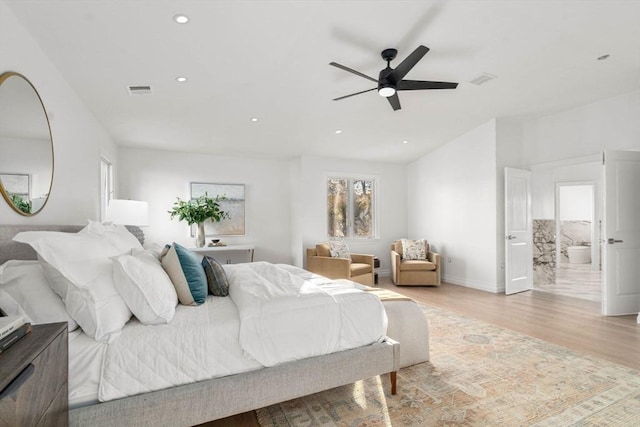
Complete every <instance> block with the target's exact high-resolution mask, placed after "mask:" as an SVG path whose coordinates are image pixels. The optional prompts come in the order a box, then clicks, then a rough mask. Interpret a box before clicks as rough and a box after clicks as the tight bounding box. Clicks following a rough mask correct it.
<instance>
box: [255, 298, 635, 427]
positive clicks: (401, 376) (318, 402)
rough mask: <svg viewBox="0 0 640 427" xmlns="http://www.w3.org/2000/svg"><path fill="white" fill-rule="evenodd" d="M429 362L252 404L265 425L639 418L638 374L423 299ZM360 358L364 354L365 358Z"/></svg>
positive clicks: (627, 421)
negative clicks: (392, 382) (394, 382)
mask: <svg viewBox="0 0 640 427" xmlns="http://www.w3.org/2000/svg"><path fill="white" fill-rule="evenodd" d="M422 307H423V310H424V312H425V314H426V316H427V318H428V320H429V325H430V331H431V360H430V361H429V362H426V363H421V364H419V365H414V366H411V367H408V368H404V369H401V370H400V372H399V373H398V393H397V394H396V395H395V396H392V395H391V394H390V390H389V376H388V375H382V376H380V377H374V378H369V379H366V380H363V381H358V382H356V383H355V384H350V385H346V386H343V387H338V388H335V389H331V390H327V391H324V392H321V393H316V394H313V395H310V396H306V397H302V398H299V399H294V400H291V401H288V402H283V403H280V404H277V405H272V406H269V407H267V408H263V409H259V410H258V411H256V413H257V417H258V421H259V423H260V425H261V426H263V427H272V426H277V427H280V426H295V427H299V426H549V427H551V426H553V427H556V426H575V427H578V426H579V427H586V426H616V427H618V426H635V427H637V426H640V372H638V371H635V370H633V369H630V368H626V367H623V366H620V365H616V364H614V363H611V362H608V361H605V360H601V359H598V358H595V357H590V356H586V355H582V354H579V353H576V352H573V351H571V350H569V349H566V348H564V347H561V346H557V345H554V344H550V343H547V342H545V341H541V340H538V339H536V338H532V337H529V336H526V335H522V334H519V333H517V332H513V331H510V330H507V329H504V328H500V327H497V326H493V325H490V324H487V323H484V322H481V321H478V320H474V319H470V318H467V317H463V316H459V315H457V314H454V313H451V312H449V311H446V310H442V309H438V308H434V307H427V306H422ZM363 363H366V361H363Z"/></svg>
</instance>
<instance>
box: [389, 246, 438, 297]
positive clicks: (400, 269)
mask: <svg viewBox="0 0 640 427" xmlns="http://www.w3.org/2000/svg"><path fill="white" fill-rule="evenodd" d="M425 244H426V243H425ZM391 279H392V280H393V283H395V284H396V285H399V286H405V285H412V286H420V285H431V286H440V255H438V254H437V253H435V252H431V251H429V248H428V246H427V259H425V260H421V259H416V260H409V259H402V241H401V240H396V241H395V242H393V243H392V244H391Z"/></svg>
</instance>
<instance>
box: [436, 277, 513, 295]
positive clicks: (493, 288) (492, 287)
mask: <svg viewBox="0 0 640 427" xmlns="http://www.w3.org/2000/svg"><path fill="white" fill-rule="evenodd" d="M442 280H443V281H444V282H445V283H451V284H452V285H458V286H464V287H466V288H473V289H478V290H480V291H485V292H491V293H493V294H499V293H503V292H504V286H502V287H501V286H500V285H496V284H491V283H483V282H472V281H469V279H467V278H466V277H456V276H451V275H446V274H445V275H444V277H443V278H442Z"/></svg>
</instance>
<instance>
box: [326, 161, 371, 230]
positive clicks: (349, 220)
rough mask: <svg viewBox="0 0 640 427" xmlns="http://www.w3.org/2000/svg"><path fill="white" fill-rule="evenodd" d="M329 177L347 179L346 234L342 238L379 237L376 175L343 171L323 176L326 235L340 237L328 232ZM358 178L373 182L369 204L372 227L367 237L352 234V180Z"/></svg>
mask: <svg viewBox="0 0 640 427" xmlns="http://www.w3.org/2000/svg"><path fill="white" fill-rule="evenodd" d="M331 179H346V180H347V181H348V185H347V187H348V189H347V195H348V201H347V235H346V236H344V240H352V241H363V240H376V239H379V229H378V177H376V176H371V175H366V174H345V173H331V174H327V175H326V176H325V180H324V188H325V227H326V231H325V233H326V236H327V238H329V239H332V238H340V237H334V236H331V235H330V234H329V218H328V208H329V206H328V204H327V201H328V186H329V180H331ZM358 180H366V181H371V182H372V184H373V189H372V197H373V202H372V205H371V217H372V218H371V222H372V224H371V226H372V228H373V230H372V235H371V236H368V237H360V236H356V235H355V234H354V230H353V226H354V224H353V211H354V208H353V203H354V200H353V197H352V195H353V182H354V181H358Z"/></svg>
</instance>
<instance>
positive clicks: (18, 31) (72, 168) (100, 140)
mask: <svg viewBox="0 0 640 427" xmlns="http://www.w3.org/2000/svg"><path fill="white" fill-rule="evenodd" d="M0 67H1V69H0V72H5V71H16V72H18V73H21V74H23V75H25V76H26V77H27V78H28V79H29V80H30V81H31V83H32V84H33V85H34V87H35V88H36V89H37V90H38V93H39V94H40V97H41V98H42V102H43V103H44V106H45V109H46V110H47V114H48V115H49V120H50V125H51V133H52V135H53V150H54V178H53V186H52V188H51V194H50V197H49V201H48V202H47V204H46V205H45V207H44V208H43V209H42V210H41V211H40V212H39V213H38V214H37V215H35V216H33V217H23V216H21V215H19V214H17V213H16V212H14V211H13V210H12V209H11V208H10V207H9V206H8V205H7V204H6V203H5V201H4V199H0V223H1V224H84V223H86V220H87V219H97V218H98V215H99V179H100V178H99V177H100V152H101V151H108V152H111V153H115V152H117V148H116V146H115V145H114V143H113V141H112V140H111V138H110V137H109V135H108V134H107V133H106V131H105V130H104V129H103V128H102V127H101V125H100V124H99V123H98V121H97V120H96V119H95V117H94V116H93V115H92V114H91V112H90V111H89V110H88V109H87V108H86V106H85V105H84V103H83V102H82V100H81V99H80V98H78V96H77V95H76V93H75V92H74V91H73V89H72V88H71V87H70V86H69V84H68V83H67V82H66V81H65V80H64V78H63V77H62V76H61V75H60V73H59V72H58V69H57V68H56V67H55V65H54V64H53V63H52V62H51V60H50V59H49V58H48V57H47V55H46V54H45V53H44V52H43V51H42V50H41V49H40V47H39V46H38V45H37V43H36V42H35V41H34V40H33V38H32V37H31V35H30V34H29V33H28V32H27V31H26V30H25V28H24V27H23V26H22V24H20V22H19V21H18V20H17V19H16V17H15V16H14V15H13V13H12V12H11V10H10V9H9V8H8V7H7V6H6V5H5V3H4V2H1V1H0Z"/></svg>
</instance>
